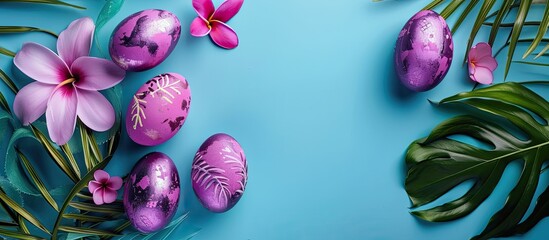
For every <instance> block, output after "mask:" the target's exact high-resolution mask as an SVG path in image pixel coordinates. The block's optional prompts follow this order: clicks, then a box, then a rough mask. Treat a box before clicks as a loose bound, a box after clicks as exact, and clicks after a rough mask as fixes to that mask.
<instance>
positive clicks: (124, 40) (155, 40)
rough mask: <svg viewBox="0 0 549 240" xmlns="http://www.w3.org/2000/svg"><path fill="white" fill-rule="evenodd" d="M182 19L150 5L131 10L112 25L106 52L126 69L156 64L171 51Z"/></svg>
mask: <svg viewBox="0 0 549 240" xmlns="http://www.w3.org/2000/svg"><path fill="white" fill-rule="evenodd" d="M180 34H181V23H180V22H179V19H177V17H176V16H175V15H174V14H173V13H171V12H169V11H165V10H159V9H149V10H143V11H141V12H137V13H134V14H132V15H130V16H129V17H127V18H126V19H124V20H123V21H122V22H121V23H120V24H118V26H116V28H115V29H114V31H113V33H112V35H111V40H110V45H109V53H110V54H111V58H112V60H113V61H114V62H115V63H116V64H118V66H120V67H121V68H123V69H125V70H127V71H134V72H139V71H145V70H148V69H151V68H153V67H156V66H157V65H158V64H160V63H161V62H162V61H164V60H165V59H166V58H167V57H168V55H170V53H171V52H172V51H173V49H174V48H175V45H177V42H178V41H179V36H180Z"/></svg>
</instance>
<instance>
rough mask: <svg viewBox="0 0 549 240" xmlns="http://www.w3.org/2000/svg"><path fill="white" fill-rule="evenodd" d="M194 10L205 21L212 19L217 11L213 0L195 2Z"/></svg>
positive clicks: (195, 0)
mask: <svg viewBox="0 0 549 240" xmlns="http://www.w3.org/2000/svg"><path fill="white" fill-rule="evenodd" d="M193 7H194V10H195V11H196V12H197V13H198V15H200V16H201V17H202V18H204V19H208V18H210V16H212V14H213V13H214V11H215V8H214V4H213V2H212V0H193Z"/></svg>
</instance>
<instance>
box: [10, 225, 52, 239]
mask: <svg viewBox="0 0 549 240" xmlns="http://www.w3.org/2000/svg"><path fill="white" fill-rule="evenodd" d="M0 235H2V236H6V237H11V238H16V239H22V240H42V239H44V238H41V237H37V236H33V235H30V234H25V233H20V232H15V231H10V230H5V229H2V228H0Z"/></svg>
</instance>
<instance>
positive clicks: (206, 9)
mask: <svg viewBox="0 0 549 240" xmlns="http://www.w3.org/2000/svg"><path fill="white" fill-rule="evenodd" d="M242 3H244V0H226V1H225V2H223V3H222V4H221V5H220V6H219V8H217V10H215V8H214V5H213V2H212V0H193V7H194V9H195V10H196V12H197V13H198V17H197V18H195V19H194V20H193V22H192V23H191V35H193V36H195V37H203V36H206V35H208V34H210V37H211V39H212V41H213V42H214V43H215V44H217V45H218V46H220V47H222V48H226V49H233V48H235V47H237V46H238V36H237V35H236V33H235V32H234V30H233V29H232V28H231V27H229V26H228V25H227V24H226V22H227V21H229V20H230V19H231V18H232V17H234V15H236V14H237V13H238V11H239V10H240V7H242Z"/></svg>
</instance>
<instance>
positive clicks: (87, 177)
mask: <svg viewBox="0 0 549 240" xmlns="http://www.w3.org/2000/svg"><path fill="white" fill-rule="evenodd" d="M111 159H112V156H108V157H107V158H105V159H104V160H103V161H101V162H100V163H99V164H97V165H96V166H95V167H93V168H92V169H90V171H88V173H87V174H86V175H85V176H84V177H82V179H80V181H78V182H77V183H76V184H75V185H74V187H73V188H72V189H71V191H70V192H69V194H67V197H66V198H65V201H64V202H63V205H61V208H60V209H59V215H57V219H56V220H55V224H54V226H53V231H52V233H53V234H52V239H54V240H55V239H57V234H58V231H59V227H60V224H61V220H62V219H63V215H64V213H65V210H66V209H67V208H68V207H69V204H70V203H71V202H72V199H73V198H74V197H75V196H76V194H77V193H79V192H80V191H81V190H82V189H84V188H85V187H87V186H88V182H89V181H90V180H92V179H93V174H94V173H95V171H96V170H98V169H104V168H105V167H106V166H107V164H108V163H109V162H110V161H111Z"/></svg>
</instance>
